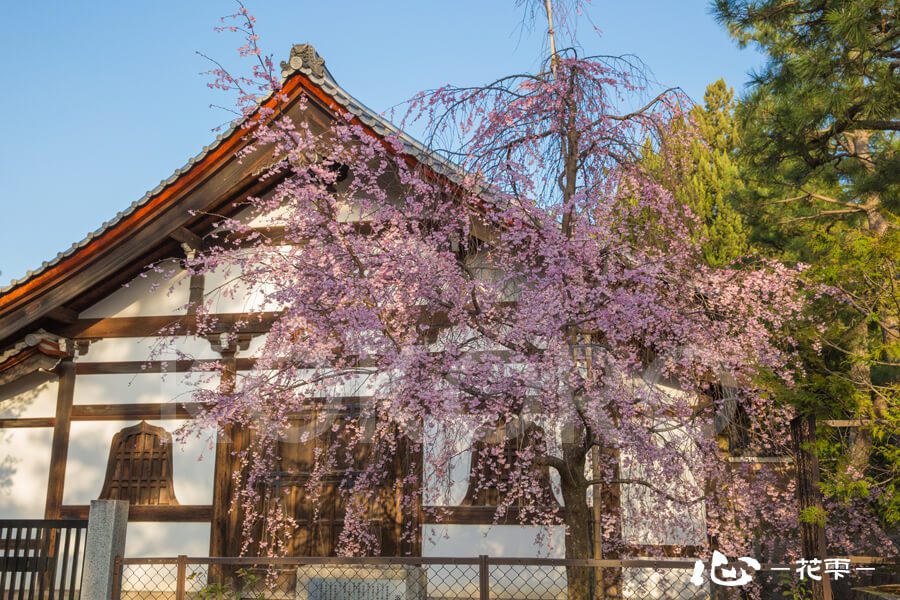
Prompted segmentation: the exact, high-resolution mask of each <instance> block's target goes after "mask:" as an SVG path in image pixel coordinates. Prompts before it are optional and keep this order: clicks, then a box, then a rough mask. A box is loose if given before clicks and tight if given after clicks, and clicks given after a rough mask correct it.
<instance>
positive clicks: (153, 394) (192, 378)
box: [75, 366, 219, 404]
mask: <svg viewBox="0 0 900 600" xmlns="http://www.w3.org/2000/svg"><path fill="white" fill-rule="evenodd" d="M173 368H174V366H173ZM218 381H219V378H218V375H217V374H216V373H168V374H166V376H165V377H163V376H162V375H160V374H159V373H117V374H104V375H78V376H77V377H76V378H75V404H144V403H148V402H170V403H175V402H190V401H191V400H192V397H191V396H192V391H193V390H194V389H196V387H197V386H198V385H199V386H203V387H215V386H216V385H218Z"/></svg>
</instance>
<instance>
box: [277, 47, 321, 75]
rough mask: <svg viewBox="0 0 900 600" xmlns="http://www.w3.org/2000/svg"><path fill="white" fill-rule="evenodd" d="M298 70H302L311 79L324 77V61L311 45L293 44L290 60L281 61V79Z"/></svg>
mask: <svg viewBox="0 0 900 600" xmlns="http://www.w3.org/2000/svg"><path fill="white" fill-rule="evenodd" d="M299 69H303V70H304V71H306V72H307V73H309V74H311V75H312V76H313V77H319V78H324V77H325V60H324V59H323V58H322V57H321V56H319V53H318V52H316V49H315V48H314V47H313V45H312V44H294V47H293V48H291V56H290V58H289V59H288V60H287V61H281V76H282V77H287V76H288V75H290V74H291V73H293V72H294V71H297V70H299Z"/></svg>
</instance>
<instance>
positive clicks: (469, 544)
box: [422, 524, 565, 558]
mask: <svg viewBox="0 0 900 600" xmlns="http://www.w3.org/2000/svg"><path fill="white" fill-rule="evenodd" d="M422 536H423V537H422V556H443V557H474V556H478V555H479V554H487V555H488V556H498V557H499V556H502V557H507V558H539V557H543V558H563V557H564V556H565V544H564V542H565V530H564V528H563V527H562V526H558V527H551V528H550V531H549V532H548V531H547V530H545V529H544V528H543V527H537V526H532V525H445V524H425V525H423V526H422Z"/></svg>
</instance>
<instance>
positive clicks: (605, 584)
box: [594, 447, 623, 600]
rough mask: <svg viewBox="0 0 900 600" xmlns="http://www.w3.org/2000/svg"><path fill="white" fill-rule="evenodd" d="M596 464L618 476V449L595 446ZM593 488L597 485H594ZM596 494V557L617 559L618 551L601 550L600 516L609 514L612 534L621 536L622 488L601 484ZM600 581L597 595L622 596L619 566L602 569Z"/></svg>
mask: <svg viewBox="0 0 900 600" xmlns="http://www.w3.org/2000/svg"><path fill="white" fill-rule="evenodd" d="M596 456H597V465H598V466H600V467H601V468H603V467H605V469H604V470H607V471H609V470H611V471H612V477H613V479H618V478H619V451H618V450H616V449H614V448H608V447H605V448H597V453H596ZM594 487H595V489H596V488H597V486H594ZM598 492H599V493H598V494H596V495H595V496H594V502H595V503H596V502H597V498H598V497H599V500H600V508H599V510H596V509H595V518H597V519H598V520H599V521H600V523H598V529H599V531H598V534H600V540H599V542H600V544H599V546H600V552H601V555H602V556H600V557H598V558H609V559H617V558H620V555H619V553H618V552H613V551H608V552H603V549H602V548H603V536H602V531H603V528H602V517H603V516H604V515H609V516H611V517H612V519H613V523H614V529H613V535H614V536H616V535H618V536H619V537H621V536H622V533H623V529H622V488H621V486H620V485H619V484H618V483H611V484H608V485H607V484H602V485H601V486H599V490H598ZM598 579H600V580H601V581H600V582H599V583H600V584H601V585H602V595H600V596H599V597H600V598H602V599H603V600H616V599H618V598H621V597H622V581H623V577H622V569H621V568H613V569H605V570H603V571H602V578H598Z"/></svg>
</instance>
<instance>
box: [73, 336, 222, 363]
mask: <svg viewBox="0 0 900 600" xmlns="http://www.w3.org/2000/svg"><path fill="white" fill-rule="evenodd" d="M182 358H185V359H197V360H216V359H218V358H220V356H219V354H218V353H216V352H214V351H213V349H212V346H210V344H209V342H208V341H207V340H206V339H204V338H201V337H197V336H178V337H175V338H174V339H173V338H163V337H153V336H150V337H139V338H104V339H102V340H97V341H94V342H91V345H90V347H89V348H88V351H87V353H86V354H83V355H79V356H78V358H77V361H76V362H80V363H89V362H120V361H147V360H180V359H182Z"/></svg>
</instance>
